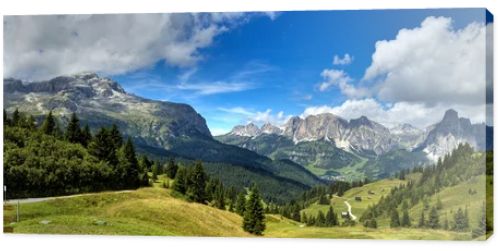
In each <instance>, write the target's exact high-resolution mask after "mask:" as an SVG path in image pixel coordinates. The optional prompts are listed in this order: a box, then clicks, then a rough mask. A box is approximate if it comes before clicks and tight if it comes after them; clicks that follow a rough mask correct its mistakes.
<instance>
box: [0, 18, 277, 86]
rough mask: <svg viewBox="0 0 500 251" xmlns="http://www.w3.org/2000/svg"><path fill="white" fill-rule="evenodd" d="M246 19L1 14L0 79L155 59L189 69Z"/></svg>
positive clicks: (108, 68)
mask: <svg viewBox="0 0 500 251" xmlns="http://www.w3.org/2000/svg"><path fill="white" fill-rule="evenodd" d="M267 15H270V14H267ZM270 17H274V15H270ZM248 18H249V14H243V13H236V12H234V13H197V14H190V13H174V14H106V15H50V16H6V17H4V75H5V76H6V77H17V78H22V79H46V78H50V77H53V76H56V75H63V74H70V73H75V72H82V71H93V72H99V73H103V74H110V75H113V74H122V73H126V72H129V71H133V70H137V69H140V68H144V67H148V66H150V65H152V64H154V63H155V62H157V61H159V60H165V62H166V63H168V64H170V65H172V66H179V67H186V66H192V65H194V64H195V63H196V62H198V61H199V60H200V59H202V58H203V57H202V55H200V53H199V50H200V49H202V48H205V47H207V46H210V45H211V44H212V42H213V40H214V38H215V37H216V36H217V35H219V34H221V33H223V32H225V31H228V30H229V29H231V28H233V27H235V26H236V25H238V24H240V23H243V22H245V21H246V20H248Z"/></svg>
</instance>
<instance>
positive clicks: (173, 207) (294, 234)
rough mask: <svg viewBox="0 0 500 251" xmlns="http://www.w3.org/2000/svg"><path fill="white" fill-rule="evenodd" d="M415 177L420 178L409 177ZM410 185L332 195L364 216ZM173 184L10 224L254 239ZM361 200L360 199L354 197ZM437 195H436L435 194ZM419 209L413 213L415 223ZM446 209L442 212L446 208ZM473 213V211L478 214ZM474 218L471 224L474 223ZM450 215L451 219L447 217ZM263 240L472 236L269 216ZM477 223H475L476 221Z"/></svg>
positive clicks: (40, 206) (24, 228)
mask: <svg viewBox="0 0 500 251" xmlns="http://www.w3.org/2000/svg"><path fill="white" fill-rule="evenodd" d="M410 178H415V179H416V177H410ZM476 181H477V182H476V183H474V182H472V183H470V184H464V185H461V186H460V187H453V188H450V189H444V190H443V191H441V192H440V193H439V194H438V195H439V196H440V198H441V200H442V202H443V206H444V207H445V208H447V210H448V208H453V207H454V205H456V204H458V205H461V203H460V201H463V200H464V197H463V195H464V193H466V192H465V191H462V190H464V189H468V188H469V187H473V188H476V189H479V188H480V185H481V184H480V182H479V181H480V179H478V180H476ZM404 182H406V181H401V180H399V179H386V180H380V181H377V182H374V183H370V184H367V185H365V186H363V187H357V188H353V189H351V190H349V191H347V192H346V193H345V194H344V196H343V197H341V198H340V197H333V198H332V204H333V206H334V208H335V210H336V211H337V212H338V213H339V212H341V211H346V210H347V208H346V206H345V204H344V201H345V200H347V201H349V203H350V204H351V206H352V211H353V214H355V215H356V216H357V217H359V216H361V214H362V212H363V210H364V209H365V208H367V207H368V206H369V205H371V204H373V203H376V202H377V201H378V200H379V199H380V197H381V196H382V195H384V194H385V193H387V192H389V191H390V189H391V188H392V187H394V186H399V184H401V183H404ZM164 183H166V184H167V186H168V185H170V183H171V181H169V180H168V179H166V178H165V177H163V176H160V177H159V179H158V181H157V182H156V183H155V184H154V185H153V187H150V188H141V189H138V190H133V191H117V192H102V193H93V194H84V195H79V196H76V197H67V198H57V199H53V200H48V201H43V202H36V203H26V204H21V206H20V212H21V214H20V222H18V223H13V224H11V225H10V226H12V227H13V228H14V233H37V234H103V235H159V236H229V237H231V236H233V237H251V236H252V235H250V234H248V233H246V232H244V231H243V230H242V227H241V225H242V218H241V217H240V216H239V215H237V214H235V213H231V212H228V211H224V210H219V209H216V208H213V207H210V206H206V205H202V204H197V203H190V202H187V201H185V200H184V199H183V198H180V197H178V196H177V195H176V194H174V193H172V191H171V190H170V189H166V188H163V184H164ZM356 196H359V197H361V198H362V201H356V200H355V199H354V198H355V197H356ZM436 196H437V195H436ZM466 199H467V202H468V203H469V206H470V209H471V211H472V209H475V208H476V207H477V206H478V203H479V202H480V200H481V198H477V199H474V198H472V197H471V198H466ZM327 209H328V206H326V205H318V204H313V205H311V206H310V207H309V208H307V209H305V210H304V211H305V212H306V213H313V214H316V213H317V212H318V210H325V211H326V210H327ZM420 210H421V205H416V206H415V207H414V208H413V209H412V210H411V216H412V218H414V219H416V217H417V214H418V213H420ZM443 211H444V210H443ZM474 211H475V210H474ZM13 216H15V210H7V211H4V218H14V217H13ZM476 216H477V215H472V214H471V216H470V217H471V224H475V223H476V221H475V220H474V218H477V217H476ZM448 217H450V216H448ZM266 222H267V223H266V224H267V229H266V231H265V232H264V237H277V238H341V239H415V240H468V239H470V238H471V235H470V233H458V232H452V231H444V230H431V229H417V228H398V229H392V228H389V227H388V226H387V225H388V223H385V222H381V223H379V226H380V227H379V228H378V229H367V228H364V227H363V226H361V224H357V225H356V226H354V227H331V228H322V227H308V226H305V225H304V224H302V223H299V222H295V221H292V220H289V219H286V218H284V217H282V216H280V215H267V220H266ZM473 222H474V223H473Z"/></svg>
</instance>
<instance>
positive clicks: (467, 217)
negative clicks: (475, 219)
mask: <svg viewBox="0 0 500 251" xmlns="http://www.w3.org/2000/svg"><path fill="white" fill-rule="evenodd" d="M464 221H465V229H469V228H470V225H469V222H470V221H469V209H468V208H467V207H465V210H464Z"/></svg>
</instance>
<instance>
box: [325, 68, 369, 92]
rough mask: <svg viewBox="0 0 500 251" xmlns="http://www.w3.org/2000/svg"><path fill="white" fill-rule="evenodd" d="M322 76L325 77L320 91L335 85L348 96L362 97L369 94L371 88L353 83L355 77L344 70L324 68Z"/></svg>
mask: <svg viewBox="0 0 500 251" xmlns="http://www.w3.org/2000/svg"><path fill="white" fill-rule="evenodd" d="M321 77H323V82H322V83H321V84H320V85H319V90H320V91H326V90H328V89H330V88H331V87H333V86H337V87H338V88H339V89H340V92H341V93H342V94H344V95H346V96H347V97H352V98H361V97H366V96H369V90H368V89H366V88H362V87H355V86H354V85H352V84H351V82H352V81H353V79H352V78H351V77H350V76H349V75H348V74H347V73H346V72H345V71H343V70H337V69H324V70H323V71H322V72H321Z"/></svg>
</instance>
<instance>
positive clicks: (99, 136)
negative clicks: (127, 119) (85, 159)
mask: <svg viewBox="0 0 500 251" xmlns="http://www.w3.org/2000/svg"><path fill="white" fill-rule="evenodd" d="M108 135H109V134H108V130H107V129H106V128H104V127H101V129H99V131H98V132H97V133H96V135H95V136H94V137H93V139H92V141H91V142H90V143H89V146H88V149H89V152H90V154H92V155H94V156H95V157H97V158H98V159H99V160H103V161H107V162H108V163H110V164H112V165H113V166H115V165H116V163H117V162H118V161H117V159H116V152H115V150H114V149H113V147H112V146H111V144H110V142H109V140H108V139H109V137H108Z"/></svg>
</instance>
